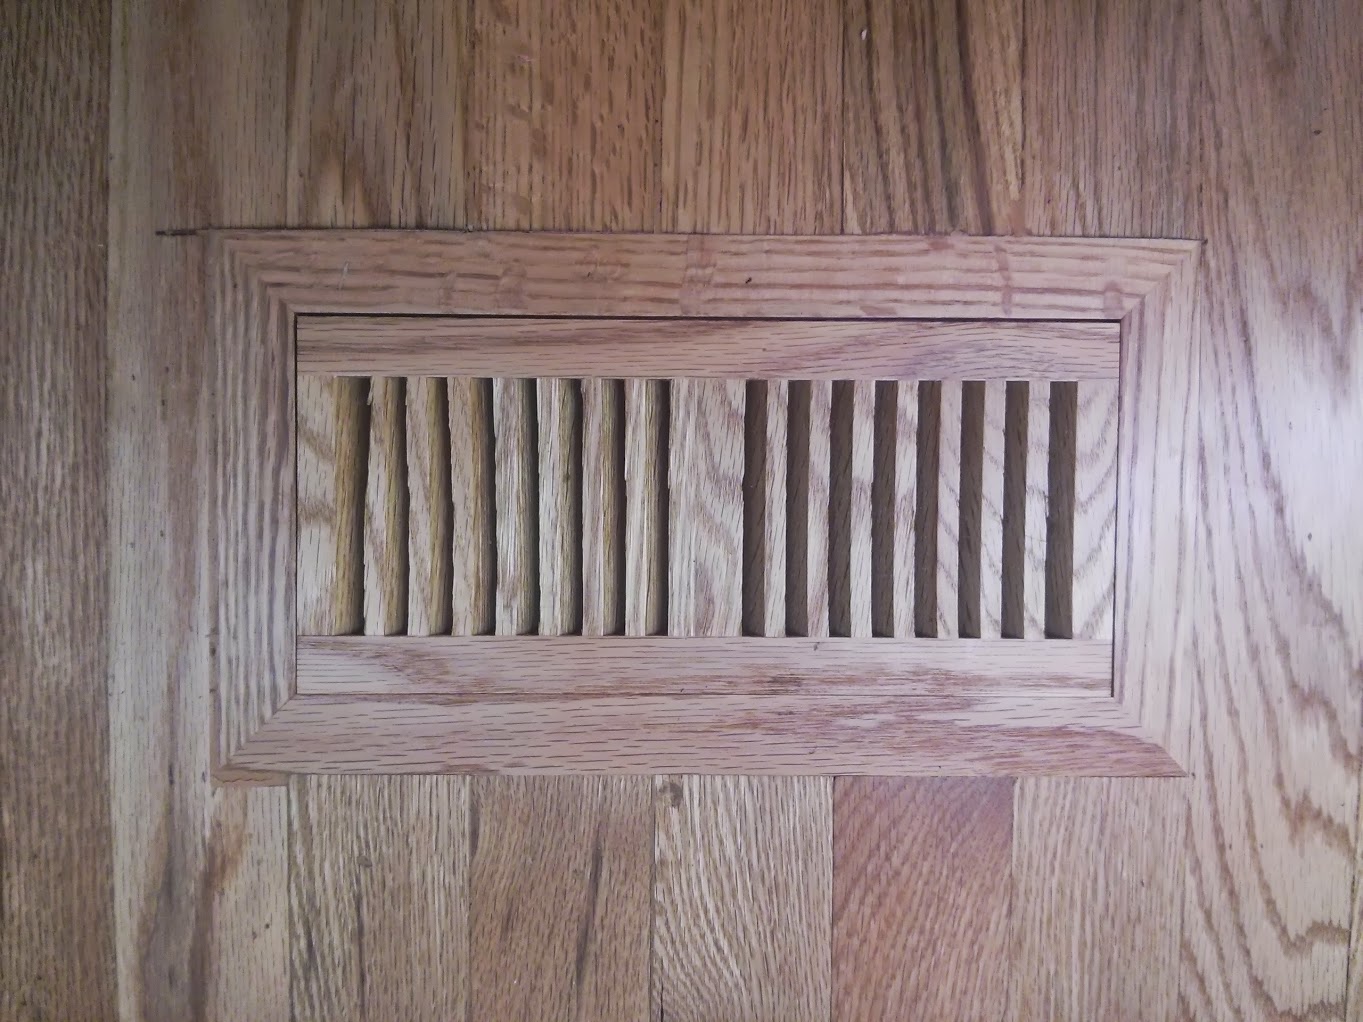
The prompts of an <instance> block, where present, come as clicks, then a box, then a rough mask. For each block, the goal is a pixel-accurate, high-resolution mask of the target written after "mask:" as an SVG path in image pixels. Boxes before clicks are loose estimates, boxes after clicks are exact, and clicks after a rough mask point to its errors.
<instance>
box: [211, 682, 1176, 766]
mask: <svg viewBox="0 0 1363 1022" xmlns="http://www.w3.org/2000/svg"><path fill="white" fill-rule="evenodd" d="M981 693H982V694H981ZM622 735H625V736H627V738H624V739H622V738H621V736H622ZM234 762H235V763H236V764H237V766H238V767H240V768H242V769H269V770H286V771H297V772H322V773H355V772H357V771H363V772H372V773H428V772H436V773H447V772H453V773H458V772H468V771H476V772H500V773H516V774H522V773H551V774H552V773H726V774H735V773H739V774H742V773H750V774H796V775H803V774H892V775H895V776H902V775H905V774H914V773H920V774H926V773H954V774H985V775H997V776H1004V777H1010V776H1024V775H1046V776H1051V775H1057V774H1059V775H1067V776H1068V775H1087V776H1123V777H1125V776H1143V777H1149V776H1155V777H1168V776H1179V775H1180V774H1181V768H1180V767H1179V765H1178V763H1177V762H1175V761H1174V760H1173V759H1171V758H1170V757H1169V754H1168V753H1166V752H1165V751H1164V750H1163V749H1162V748H1161V747H1160V746H1159V745H1156V744H1154V743H1153V742H1151V741H1150V738H1149V736H1148V733H1147V731H1146V729H1145V728H1144V726H1143V725H1142V724H1141V723H1140V722H1139V721H1137V720H1136V719H1135V718H1134V717H1133V715H1132V714H1131V712H1130V711H1129V710H1127V709H1125V708H1123V707H1122V706H1121V704H1120V703H1117V702H1116V701H1115V700H1113V699H1111V698H1109V697H1107V696H1106V695H1104V694H1102V693H1095V692H1089V691H1082V690H1075V689H1073V688H1069V687H1066V688H1060V689H1053V690H1044V689H1043V690H1040V691H1036V690H1030V691H1029V690H1024V691H1021V692H1018V693H1016V694H1003V695H1000V694H999V693H997V692H990V691H989V690H988V689H984V690H981V691H980V692H977V693H973V694H972V693H970V692H969V691H967V692H955V693H950V694H946V695H923V696H914V697H912V698H904V697H903V696H902V695H897V694H894V693H888V694H885V693H882V694H878V695H876V696H846V697H839V698H838V699H837V701H836V703H835V702H833V701H831V700H830V699H829V698H828V697H827V696H826V695H813V696H810V695H799V694H796V695H788V694H778V693H773V694H770V695H767V696H764V697H763V698H762V700H761V702H760V704H759V706H758V709H757V710H756V711H755V710H754V702H753V696H752V694H751V693H748V692H745V693H743V694H741V695H736V696H730V695H709V696H706V697H704V698H698V697H696V696H681V697H677V696H639V695H632V696H609V697H582V696H577V695H572V696H562V697H559V696H546V697H542V698H536V697H530V698H524V697H522V698H512V699H499V700H480V699H474V700H468V699H465V698H459V697H449V698H438V697H436V698H433V697H429V696H428V697H420V696H418V697H413V698H411V699H401V698H395V699H385V700H383V701H381V702H377V703H376V702H375V701H374V700H373V699H370V698H366V697H364V696H343V697H337V696H324V695H307V696H303V695H300V696H295V697H294V698H293V699H292V700H290V701H289V702H288V704H286V705H285V706H284V708H283V709H281V710H280V711H279V712H278V713H276V714H275V715H274V716H273V717H272V718H271V719H270V720H269V722H268V723H266V724H265V725H264V726H263V727H262V728H261V729H260V730H259V731H257V732H256V733H255V734H254V735H253V736H252V738H251V740H250V742H249V743H248V744H247V746H246V747H245V748H244V749H243V750H242V751H241V752H240V753H239V754H238V755H237V757H236V759H235V760H234Z"/></svg>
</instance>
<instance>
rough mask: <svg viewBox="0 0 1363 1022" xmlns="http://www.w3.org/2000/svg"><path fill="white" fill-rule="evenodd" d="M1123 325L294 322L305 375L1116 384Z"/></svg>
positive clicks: (347, 319) (372, 319) (714, 321)
mask: <svg viewBox="0 0 1363 1022" xmlns="http://www.w3.org/2000/svg"><path fill="white" fill-rule="evenodd" d="M1120 341H1121V331H1120V327H1119V325H1118V324H1117V323H1113V322H1105V321H1099V320H1090V321H1076V322H1051V323H1035V322H1027V321H1017V322H1010V321H1006V320H1004V321H995V322H989V323H981V322H972V321H970V320H963V321H962V320H957V321H951V320H923V319H911V320H910V319H902V320H869V321H868V320H862V321H856V320H847V319H830V320H823V321H811V320H775V321H764V322H760V323H758V322H753V321H751V320H748V321H744V320H738V319H705V320H685V319H667V320H660V321H658V322H656V323H650V324H648V326H647V328H646V329H640V325H639V323H638V321H637V320H612V319H592V320H590V321H583V320H572V319H546V318H533V317H532V318H517V319H505V318H502V319H483V318H478V317H472V318H460V319H449V318H430V317H426V318H422V319H411V318H403V317H397V316H325V315H317V316H303V317H302V318H300V319H299V321H298V365H299V368H300V370H301V371H303V372H316V373H349V374H366V375H367V374H373V373H381V374H385V375H390V376H396V375H417V374H426V375H457V376H479V375H483V376H524V377H546V376H565V377H581V376H603V375H608V374H610V373H615V372H619V371H620V369H621V367H622V366H625V367H628V369H629V372H630V375H632V376H660V377H661V376H709V377H717V378H725V377H730V376H734V377H742V378H744V379H749V380H751V379H823V380H839V379H852V378H862V377H865V378H872V377H874V378H878V379H905V378H926V379H941V378H943V377H946V376H951V377H954V378H957V379H972V380H1008V379H1027V378H1037V377H1041V378H1046V379H1052V378H1060V379H1084V380H1089V379H1093V380H1104V379H1105V380H1115V379H1116V378H1117V369H1118V355H1119V348H1120Z"/></svg>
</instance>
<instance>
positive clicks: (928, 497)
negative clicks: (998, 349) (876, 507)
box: [913, 381, 942, 638]
mask: <svg viewBox="0 0 1363 1022" xmlns="http://www.w3.org/2000/svg"><path fill="white" fill-rule="evenodd" d="M941 422H942V385H941V383H939V382H937V381H924V382H922V383H920V384H919V385H918V487H917V492H918V508H917V513H916V514H915V516H914V533H915V535H916V536H917V541H916V542H915V543H914V550H913V577H914V578H913V589H914V606H913V630H914V634H915V635H917V636H920V637H924V638H932V637H934V636H936V635H937V469H938V465H939V463H940V461H941V450H940V448H941V442H940V441H941Z"/></svg>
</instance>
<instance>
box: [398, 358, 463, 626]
mask: <svg viewBox="0 0 1363 1022" xmlns="http://www.w3.org/2000/svg"><path fill="white" fill-rule="evenodd" d="M449 416H450V413H449V398H448V395H447V393H446V390H445V381H444V380H443V379H441V378H431V377H428V376H418V377H412V378H411V379H409V380H407V434H406V438H407V488H408V505H407V506H408V514H407V634H408V635H440V634H447V633H448V632H449V631H450V627H451V625H452V617H453V611H452V609H451V606H450V601H451V598H452V597H453V582H452V581H451V579H450V570H451V558H452V550H453V539H452V537H451V535H450V518H451V511H450V507H451V503H450V437H449V432H448V430H449V425H450V418H449Z"/></svg>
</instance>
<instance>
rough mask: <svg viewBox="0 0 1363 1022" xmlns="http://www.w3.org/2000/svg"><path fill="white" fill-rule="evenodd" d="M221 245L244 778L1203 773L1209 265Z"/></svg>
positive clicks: (854, 249) (223, 381)
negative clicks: (1189, 767)
mask: <svg viewBox="0 0 1363 1022" xmlns="http://www.w3.org/2000/svg"><path fill="white" fill-rule="evenodd" d="M213 244H214V249H215V258H213V259H211V260H210V264H211V265H212V266H213V267H214V270H215V272H216V281H215V284H216V288H215V293H216V295H217V303H216V309H215V319H214V329H215V331H216V334H217V344H218V350H219V352H220V359H219V371H220V380H219V384H220V386H219V388H218V391H219V400H220V402H221V407H220V408H219V410H218V411H219V416H218V417H219V424H220V425H219V431H218V449H219V455H220V461H221V469H220V483H221V493H222V498H223V499H222V506H223V512H222V515H223V517H222V520H221V523H220V528H219V537H220V542H221V545H222V550H223V555H222V561H221V563H222V585H223V598H222V604H221V605H222V619H221V621H220V631H221V636H222V649H221V655H220V658H219V663H220V669H221V676H220V679H219V689H218V696H219V720H220V724H221V728H220V734H219V736H218V741H219V763H220V773H222V775H223V776H230V775H233V774H234V773H235V774H240V773H241V772H242V771H250V772H257V771H302V772H311V771H350V772H353V771H442V770H452V771H463V770H501V771H537V772H545V771H551V772H552V771H572V772H577V771H626V772H653V771H682V770H690V771H703V772H716V771H741V772H781V773H816V772H840V773H847V772H877V773H928V772H951V773H1089V774H1168V773H1177V772H1179V770H1180V767H1179V763H1180V762H1181V761H1182V759H1183V757H1184V754H1185V750H1184V743H1186V730H1187V719H1186V718H1187V713H1188V710H1187V707H1186V704H1185V703H1184V702H1183V699H1184V695H1183V693H1185V692H1186V689H1185V688H1184V686H1186V679H1181V678H1179V677H1177V676H1175V675H1174V674H1173V672H1172V669H1171V668H1170V667H1169V664H1171V663H1174V662H1177V659H1178V658H1177V657H1175V656H1174V655H1173V653H1172V651H1173V650H1174V649H1175V648H1176V647H1177V646H1178V645H1179V644H1180V643H1183V642H1186V641H1187V636H1186V634H1185V633H1186V628H1185V626H1183V625H1182V624H1181V623H1180V618H1179V615H1178V608H1177V606H1176V605H1171V604H1170V603H1169V602H1168V597H1169V596H1172V595H1174V594H1178V593H1183V592H1186V572H1187V570H1188V569H1187V565H1186V564H1185V563H1184V562H1185V558H1183V557H1182V551H1183V550H1185V549H1186V548H1187V545H1186V542H1185V538H1186V529H1187V525H1186V522H1185V520H1184V516H1182V515H1180V514H1179V512H1178V507H1179V503H1180V502H1181V501H1184V500H1186V499H1188V495H1187V493H1186V492H1185V490H1184V487H1185V484H1186V477H1187V474H1188V472H1189V470H1190V443H1189V438H1188V437H1187V436H1186V435H1185V433H1186V429H1187V425H1186V424H1187V422H1188V421H1189V414H1188V413H1189V410H1190V408H1191V407H1192V401H1193V397H1194V394H1195V384H1196V377H1195V373H1194V369H1195V366H1196V353H1195V351H1194V349H1193V346H1192V344H1191V336H1190V334H1191V331H1190V329H1189V326H1188V307H1189V297H1188V295H1189V289H1190V285H1189V282H1190V280H1191V276H1192V272H1193V268H1194V263H1195V257H1196V247H1195V246H1194V245H1193V244H1191V243H1188V242H1164V241H1080V240H1060V239H1050V240H1042V239H1027V240H1021V239H1013V240H1006V239H968V238H950V239H946V238H907V237H870V238H861V239H857V238H817V239H815V238H807V239H795V238H784V239H778V238H727V237H708V238H707V237H699V236H694V237H681V236H666V235H652V236H638V235H613V236H601V235H544V234H540V235H525V234H481V235H480V234H436V233H399V232H274V233H270V232H232V233H226V232H224V233H218V234H216V235H214V236H213Z"/></svg>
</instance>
